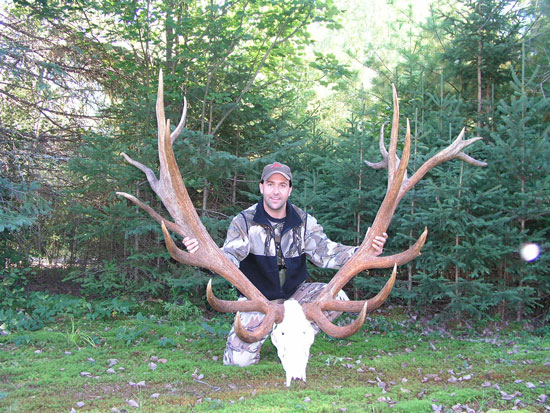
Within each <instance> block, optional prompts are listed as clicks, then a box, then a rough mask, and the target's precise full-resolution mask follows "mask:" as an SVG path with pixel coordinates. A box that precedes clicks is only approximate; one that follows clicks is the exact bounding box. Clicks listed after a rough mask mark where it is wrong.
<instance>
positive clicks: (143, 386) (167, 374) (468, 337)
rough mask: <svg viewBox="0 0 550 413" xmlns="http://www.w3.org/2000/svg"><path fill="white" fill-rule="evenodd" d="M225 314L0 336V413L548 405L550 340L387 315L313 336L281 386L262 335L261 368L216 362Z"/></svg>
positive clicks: (80, 323) (68, 325) (59, 326)
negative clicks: (296, 374)
mask: <svg viewBox="0 0 550 413" xmlns="http://www.w3.org/2000/svg"><path fill="white" fill-rule="evenodd" d="M231 317H232V316H225V315H217V316H215V318H213V319H212V320H199V321H180V322H174V321H170V320H169V319H166V318H163V317H162V316H158V315H153V314H151V315H149V316H143V315H142V314H141V313H139V314H138V315H137V316H132V317H122V318H117V319H112V320H109V321H89V320H84V319H80V320H75V319H72V318H66V319H60V320H58V322H57V323H56V324H55V325H50V326H48V327H46V328H44V329H42V330H39V331H34V332H28V331H27V332H22V333H17V332H12V333H11V334H8V335H4V336H0V412H60V411H66V412H67V411H71V409H74V410H75V411H87V412H108V411H121V412H122V411H128V412H132V411H136V412H182V411H196V412H202V411H211V410H219V411H227V412H242V411H243V410H244V411H246V410H249V411H254V412H294V411H308V412H334V411H348V412H355V411H361V412H363V411H369V412H386V411H396V412H433V411H443V412H445V411H467V409H468V408H469V409H472V411H486V412H489V411H499V412H500V411H507V410H510V411H512V410H514V411H525V412H538V411H545V406H550V402H544V401H543V400H544V395H545V394H548V393H550V391H549V389H548V387H547V382H548V381H549V380H550V337H548V336H541V335H531V334H529V333H526V332H523V331H522V330H521V329H517V328H516V329H515V330H514V329H508V330H501V331H495V333H494V334H493V335H491V336H482V335H480V334H477V333H476V332H475V331H471V330H469V331H462V332H460V334H458V333H457V331H455V332H451V333H449V332H446V331H441V332H439V331H434V330H432V329H431V328H430V326H427V325H421V324H420V323H418V322H416V321H413V320H408V319H406V318H405V319H403V315H402V314H399V313H397V312H395V314H392V313H383V314H380V315H378V316H375V317H373V318H372V319H371V320H370V322H369V324H368V325H366V326H365V327H364V328H363V329H362V330H361V332H359V333H358V334H356V335H354V336H352V337H350V338H349V339H346V340H335V339H332V338H330V337H327V336H325V335H324V334H320V335H318V337H317V339H316V341H315V343H314V345H313V347H312V349H311V360H310V362H309V365H308V370H307V374H308V376H307V377H308V380H307V383H303V382H293V383H292V386H291V387H290V388H287V387H285V386H284V371H283V369H282V366H281V364H280V362H279V360H278V358H277V355H276V351H275V348H274V347H273V345H272V344H271V342H270V341H269V340H268V341H267V342H266V343H265V345H264V347H263V349H262V361H261V362H260V363H259V364H258V365H255V366H251V367H247V368H239V367H226V366H223V365H222V362H221V360H222V355H223V349H224V346H225V334H226V332H227V331H228V330H229V327H230V321H231ZM466 406H467V407H466ZM546 408H548V409H550V407H546ZM438 409H439V410H438ZM515 409H517V410H515Z"/></svg>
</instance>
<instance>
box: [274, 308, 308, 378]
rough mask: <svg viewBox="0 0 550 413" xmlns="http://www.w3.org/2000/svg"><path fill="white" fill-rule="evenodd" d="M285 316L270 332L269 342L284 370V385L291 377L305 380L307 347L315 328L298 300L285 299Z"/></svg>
mask: <svg viewBox="0 0 550 413" xmlns="http://www.w3.org/2000/svg"><path fill="white" fill-rule="evenodd" d="M284 306H285V317H284V319H283V321H282V323H279V324H276V325H275V327H274V328H273V331H272V332H271V342H272V343H273V345H274V346H275V347H276V348H277V355H278V356H279V358H280V359H281V363H282V364H283V368H284V370H285V372H286V385H287V387H288V386H290V383H291V381H292V379H299V380H303V381H306V367H307V362H308V359H309V349H310V347H311V345H312V344H313V341H314V340H315V330H314V329H313V327H312V326H311V323H310V321H308V319H307V318H306V316H305V315H304V311H303V310H302V306H301V305H300V304H299V303H298V301H296V300H293V299H290V300H287V301H285V303H284Z"/></svg>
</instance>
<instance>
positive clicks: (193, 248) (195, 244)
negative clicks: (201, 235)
mask: <svg viewBox="0 0 550 413" xmlns="http://www.w3.org/2000/svg"><path fill="white" fill-rule="evenodd" d="M183 245H185V248H187V251H189V252H190V253H191V254H194V253H195V252H197V250H198V249H199V241H197V240H196V239H195V238H189V237H185V238H184V239H183ZM382 245H384V244H382Z"/></svg>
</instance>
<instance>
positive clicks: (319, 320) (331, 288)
mask: <svg viewBox="0 0 550 413" xmlns="http://www.w3.org/2000/svg"><path fill="white" fill-rule="evenodd" d="M392 89H393V108H394V109H393V119H392V129H391V139H390V148H389V153H388V151H387V150H386V148H385V145H384V126H382V128H381V130H380V151H381V153H382V157H383V160H382V161H381V162H378V163H370V162H366V161H365V163H366V164H367V165H369V166H371V167H373V168H375V169H378V168H387V169H388V189H387V192H386V196H385V198H384V201H382V204H381V206H380V208H379V210H378V213H377V214H376V218H375V219H374V222H373V224H372V225H371V229H370V231H369V232H367V234H366V236H365V239H364V240H363V243H362V244H361V246H360V247H359V249H358V250H357V252H356V253H355V254H354V255H353V256H352V257H351V258H350V260H349V261H348V262H347V263H346V264H345V265H344V266H343V267H342V268H341V269H340V270H339V271H338V272H337V273H336V274H335V276H334V277H333V278H332V280H331V281H330V282H329V283H328V284H327V285H326V287H325V288H324V289H323V290H322V292H321V294H320V295H319V296H318V298H317V299H316V300H315V301H314V302H311V303H307V304H304V305H303V308H304V313H305V314H306V317H307V318H308V319H309V320H311V321H314V322H315V323H316V324H317V325H318V326H319V327H320V328H321V329H322V330H323V331H324V332H325V333H327V334H329V335H331V336H333V337H337V338H344V337H348V336H350V335H352V334H354V333H355V332H356V331H358V330H359V328H361V326H362V325H363V323H364V320H365V316H366V313H367V310H368V311H369V312H370V311H373V310H375V309H376V308H378V307H379V306H380V305H381V304H382V303H383V302H384V300H385V299H386V298H387V296H388V295H389V293H390V291H391V289H392V287H393V284H394V282H395V277H396V270H397V265H403V264H406V263H407V262H409V261H411V260H413V259H414V258H416V257H417V256H418V255H420V249H421V248H422V246H423V245H424V243H425V242H426V237H427V236H428V229H427V228H426V229H424V232H423V233H422V235H421V236H420V237H419V238H418V240H417V241H416V242H415V243H414V245H413V246H412V247H410V248H409V249H408V250H406V251H404V252H401V253H399V254H395V255H391V256H387V257H377V256H375V255H374V252H375V251H374V247H373V246H372V242H373V240H374V238H375V237H376V236H377V235H380V234H382V233H384V232H385V231H386V230H387V228H388V226H389V225H390V221H391V219H392V217H393V214H394V212H395V209H396V208H397V205H399V202H400V201H401V199H402V198H403V196H404V195H405V194H406V193H407V192H408V191H409V190H410V189H411V188H412V187H413V186H414V185H415V184H416V183H417V182H418V181H420V180H421V179H422V178H423V177H424V175H426V173H427V172H428V171H429V170H430V169H432V168H433V167H435V166H436V165H439V164H440V163H442V162H445V161H448V160H450V159H454V158H458V159H462V160H463V161H465V162H468V163H471V164H472V165H476V166H486V165H487V163H485V162H482V161H478V160H476V159H474V158H472V157H470V156H468V155H466V154H465V153H463V152H462V150H463V149H464V148H465V147H466V146H468V145H471V144H472V143H474V142H476V141H478V140H480V139H482V138H481V137H475V138H472V139H468V140H463V138H464V133H465V131H464V129H462V131H461V132H460V134H459V135H458V137H457V138H456V140H455V141H454V142H453V143H452V144H451V145H449V146H448V147H447V148H445V149H443V150H442V151H440V152H439V153H437V154H436V155H434V156H433V157H432V158H430V159H429V160H428V161H426V162H425V163H424V164H423V165H422V166H421V167H420V168H419V169H418V170H417V171H416V173H414V174H413V176H412V177H411V178H407V165H408V163H409V156H410V149H411V130H410V124H409V120H408V119H407V132H406V135H405V144H404V147H403V154H402V159H399V157H398V156H397V137H398V128H399V102H398V99H397V91H396V89H395V86H394V85H392ZM392 266H393V267H394V269H393V273H392V276H391V277H390V279H389V280H388V282H387V283H386V285H385V286H384V288H383V289H382V291H381V292H380V293H379V294H378V295H377V296H376V297H375V298H374V299H372V300H367V301H355V302H354V301H339V300H336V299H335V297H336V294H338V292H339V291H340V290H341V289H342V288H343V287H344V286H345V285H346V284H347V283H348V282H349V281H350V280H351V279H352V278H353V277H355V276H356V275H357V274H358V273H359V272H361V271H363V270H366V269H374V268H389V267H392ZM373 301H374V302H373ZM336 309H337V310H339V311H346V312H358V311H359V310H361V312H360V314H359V316H358V318H357V319H356V320H355V321H354V322H352V323H351V324H349V325H347V326H344V327H339V326H336V325H334V324H333V323H332V322H330V321H329V320H328V319H327V317H326V316H325V315H324V313H323V311H325V310H336Z"/></svg>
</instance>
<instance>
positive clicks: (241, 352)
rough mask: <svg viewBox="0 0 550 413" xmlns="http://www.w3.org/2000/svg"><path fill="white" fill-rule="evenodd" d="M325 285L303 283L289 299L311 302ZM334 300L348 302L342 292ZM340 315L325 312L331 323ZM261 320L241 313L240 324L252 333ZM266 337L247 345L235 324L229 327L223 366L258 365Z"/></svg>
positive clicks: (262, 316)
mask: <svg viewBox="0 0 550 413" xmlns="http://www.w3.org/2000/svg"><path fill="white" fill-rule="evenodd" d="M325 285H326V284H324V283H304V284H302V285H301V286H300V287H299V288H298V289H297V290H296V292H295V293H294V294H293V295H292V297H291V298H294V299H295V300H296V301H298V302H299V303H300V304H301V303H307V302H311V301H313V300H315V299H316V298H317V296H318V295H319V294H320V293H321V290H322V289H323V287H324V286H325ZM336 299H338V300H342V301H347V300H349V299H348V297H347V295H346V293H344V292H343V291H340V292H339V293H338V295H337V296H336ZM240 300H246V298H244V297H243V298H240ZM281 302H282V300H281ZM340 314H342V313H340V312H338V311H326V312H325V315H326V316H327V318H328V319H329V320H331V321H333V320H335V319H336V318H337V317H338V316H339V315H340ZM263 318H264V314H263V313H260V312H257V311H251V312H247V313H241V322H242V324H243V326H244V327H246V328H247V330H249V331H253V330H254V329H255V328H257V327H258V326H259V325H260V323H261V322H262V320H263ZM311 325H312V326H313V328H314V329H315V334H317V333H318V332H319V331H320V330H319V327H317V325H316V324H315V323H311ZM268 336H269V334H268V335H267V336H265V337H264V338H263V339H261V340H260V341H257V342H255V343H247V342H245V341H242V340H241V339H240V338H239V337H238V336H237V334H236V333H235V323H233V327H231V331H230V332H229V336H228V337H227V344H226V346H225V352H224V353H223V364H224V365H226V366H232V365H237V366H241V367H244V366H250V365H251V364H256V363H258V362H259V361H260V350H261V349H262V345H263V344H264V341H265V340H266V339H267V337H268Z"/></svg>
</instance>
